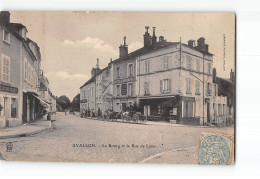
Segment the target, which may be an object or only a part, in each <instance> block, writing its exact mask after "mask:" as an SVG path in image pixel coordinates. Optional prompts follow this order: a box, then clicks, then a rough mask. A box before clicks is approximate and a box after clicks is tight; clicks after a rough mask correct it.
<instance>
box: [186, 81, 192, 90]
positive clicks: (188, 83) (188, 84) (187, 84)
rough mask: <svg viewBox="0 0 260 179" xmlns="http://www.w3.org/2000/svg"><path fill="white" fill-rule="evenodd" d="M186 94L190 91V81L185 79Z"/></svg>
mask: <svg viewBox="0 0 260 179" xmlns="http://www.w3.org/2000/svg"><path fill="white" fill-rule="evenodd" d="M186 93H191V90H190V79H189V78H187V79H186Z"/></svg>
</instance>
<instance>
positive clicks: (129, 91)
mask: <svg viewBox="0 0 260 179" xmlns="http://www.w3.org/2000/svg"><path fill="white" fill-rule="evenodd" d="M128 95H129V96H133V83H129V84H128Z"/></svg>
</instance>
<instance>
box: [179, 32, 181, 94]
mask: <svg viewBox="0 0 260 179" xmlns="http://www.w3.org/2000/svg"><path fill="white" fill-rule="evenodd" d="M179 93H181V37H180V70H179Z"/></svg>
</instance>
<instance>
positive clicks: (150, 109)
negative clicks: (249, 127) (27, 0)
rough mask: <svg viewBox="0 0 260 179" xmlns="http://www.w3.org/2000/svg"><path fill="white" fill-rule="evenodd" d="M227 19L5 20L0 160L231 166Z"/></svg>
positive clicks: (4, 15) (232, 102)
mask: <svg viewBox="0 0 260 179" xmlns="http://www.w3.org/2000/svg"><path fill="white" fill-rule="evenodd" d="M235 91H236V15H235V13H232V12H127V11H125V12H117V11H115V12H112V11H0V159H1V160H3V161H30V162H88V163H153V164H155V163H156V164H194V165H233V164H234V162H235V124H236V92H235Z"/></svg>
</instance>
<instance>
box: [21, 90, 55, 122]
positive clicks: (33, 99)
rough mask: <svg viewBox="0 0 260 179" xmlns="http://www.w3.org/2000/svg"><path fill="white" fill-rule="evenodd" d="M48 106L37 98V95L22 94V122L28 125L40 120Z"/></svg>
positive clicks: (31, 93)
mask: <svg viewBox="0 0 260 179" xmlns="http://www.w3.org/2000/svg"><path fill="white" fill-rule="evenodd" d="M49 105H50V104H48V103H47V102H45V101H44V100H42V99H41V98H39V97H38V94H37V93H35V92H24V93H23V115H22V122H23V123H30V122H33V121H35V120H37V119H40V118H42V117H43V115H44V113H45V112H46V111H47V110H48V108H49Z"/></svg>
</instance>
